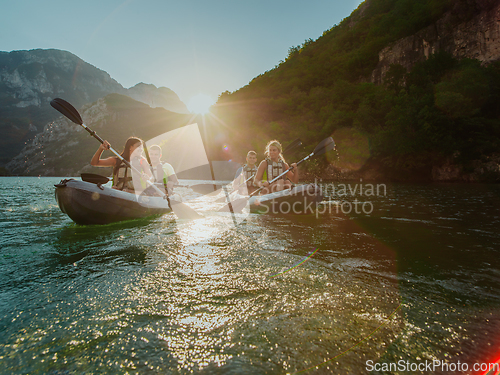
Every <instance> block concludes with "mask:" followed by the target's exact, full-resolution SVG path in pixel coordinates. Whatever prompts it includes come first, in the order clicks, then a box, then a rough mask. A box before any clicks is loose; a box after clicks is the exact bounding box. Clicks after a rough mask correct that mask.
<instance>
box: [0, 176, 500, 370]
mask: <svg viewBox="0 0 500 375" xmlns="http://www.w3.org/2000/svg"><path fill="white" fill-rule="evenodd" d="M59 180H60V179H59V178H17V177H8V178H0V192H1V193H0V202H1V205H0V207H1V208H0V210H1V215H0V247H1V250H0V372H2V373H6V374H11V373H15V374H28V373H29V374H76V373H78V374H81V373H116V374H122V373H123V374H124V373H147V374H157V373H158V374H178V373H180V374H184V373H186V374H188V373H198V374H285V373H304V374H305V373H310V374H323V373H324V374H330V373H333V374H364V373H370V372H372V373H446V372H447V371H449V372H453V373H480V372H478V371H474V367H473V366H474V365H475V364H483V363H489V362H495V361H496V360H497V359H498V357H500V345H499V344H500V233H499V229H500V186H499V185H455V184H449V185H401V184H398V185H386V186H385V189H382V190H379V194H378V196H377V195H376V194H370V190H369V188H370V187H369V186H368V185H367V184H363V186H362V187H363V189H364V190H363V192H362V194H360V193H361V191H360V187H361V186H357V185H359V183H355V182H354V183H351V184H349V185H348V184H347V183H346V185H347V186H344V187H342V186H341V185H342V184H338V183H337V184H335V185H323V187H324V189H325V191H326V193H327V195H329V197H327V198H326V201H325V202H323V203H324V204H323V205H322V206H321V207H320V209H321V212H317V213H316V214H307V215H273V216H272V215H259V214H250V215H249V216H248V217H246V219H245V220H242V221H241V222H240V223H239V225H237V226H236V227H234V226H232V227H231V226H230V225H227V221H228V220H227V217H224V215H223V214H216V213H214V212H213V210H212V208H213V207H214V204H213V203H210V199H211V197H205V198H203V199H206V201H203V200H202V201H194V203H192V207H195V208H196V209H197V210H198V211H199V212H200V213H201V214H203V215H204V216H205V217H204V218H202V219H199V220H195V221H192V222H183V221H181V220H178V219H176V217H175V216H174V214H173V213H170V214H167V215H164V216H162V217H156V218H152V219H147V220H138V221H131V222H126V223H121V224H113V225H106V226H77V225H75V224H73V222H72V221H71V220H70V219H69V218H68V217H67V216H66V215H64V214H63V213H61V212H60V210H59V208H58V206H57V204H56V201H55V199H54V187H53V184H54V183H57V182H59ZM354 188H356V191H354ZM367 191H368V192H369V193H368V194H367ZM373 192H375V193H376V190H374V191H373ZM212 201H213V199H212ZM355 203H356V204H357V203H359V204H357V205H356V206H355ZM362 203H364V205H362ZM189 204H190V205H191V202H190V203H189ZM349 207H351V210H350V212H349ZM354 207H358V212H357V213H356V212H355V210H354ZM361 208H363V209H361ZM431 363H434V364H435V365H437V363H440V365H441V367H435V368H432V369H430V367H429V366H430V364H431ZM396 365H397V366H396ZM445 365H447V366H448V367H445ZM458 365H460V366H462V367H460V368H458V367H457V366H458ZM464 365H467V368H465V367H464ZM417 366H420V367H417ZM425 366H427V367H425ZM443 366H444V367H443ZM453 366H455V367H453ZM476 369H479V368H478V367H476ZM452 370H456V371H452ZM458 370H461V371H458ZM464 370H466V371H464Z"/></svg>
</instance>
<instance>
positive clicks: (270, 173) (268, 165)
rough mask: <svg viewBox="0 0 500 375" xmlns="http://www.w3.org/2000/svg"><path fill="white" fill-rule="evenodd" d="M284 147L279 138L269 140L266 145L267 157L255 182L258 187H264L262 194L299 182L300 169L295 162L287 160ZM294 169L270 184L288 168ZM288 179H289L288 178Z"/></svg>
mask: <svg viewBox="0 0 500 375" xmlns="http://www.w3.org/2000/svg"><path fill="white" fill-rule="evenodd" d="M282 151H283V147H282V146H281V143H279V142H278V141H277V140H272V141H269V142H268V143H267V145H266V151H265V152H264V155H265V156H266V158H265V159H264V160H262V161H261V163H260V164H259V168H258V169H257V173H256V174H255V178H254V184H255V185H256V186H258V187H264V189H262V191H261V194H268V193H274V192H276V191H281V190H283V189H285V188H287V189H289V188H291V187H292V183H294V184H296V183H298V182H299V171H298V168H297V164H296V163H293V164H291V165H290V166H289V165H288V164H287V163H286V162H285V158H284V157H283V155H282ZM290 167H293V169H292V170H291V171H289V172H287V173H286V174H285V175H283V176H281V177H280V178H279V179H278V180H276V181H275V182H273V183H272V184H270V182H271V181H272V180H274V179H275V178H276V177H278V176H279V175H281V174H282V173H283V172H285V171H286V170H287V169H288V168H290ZM287 179H288V180H287Z"/></svg>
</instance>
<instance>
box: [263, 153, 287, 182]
mask: <svg viewBox="0 0 500 375" xmlns="http://www.w3.org/2000/svg"><path fill="white" fill-rule="evenodd" d="M266 163H267V168H266V169H265V170H264V174H263V175H262V181H272V180H274V179H275V178H276V177H278V176H279V175H280V174H282V173H283V160H281V159H279V160H278V161H277V162H275V161H272V160H271V159H269V158H266ZM284 179H285V177H284V176H281V177H280V178H279V180H284Z"/></svg>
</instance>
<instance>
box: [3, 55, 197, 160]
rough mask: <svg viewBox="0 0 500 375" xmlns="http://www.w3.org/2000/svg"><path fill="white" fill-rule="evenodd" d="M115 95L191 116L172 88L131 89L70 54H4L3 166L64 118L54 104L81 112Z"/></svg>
mask: <svg viewBox="0 0 500 375" xmlns="http://www.w3.org/2000/svg"><path fill="white" fill-rule="evenodd" d="M111 93H118V94H122V95H128V96H130V97H132V98H134V99H136V100H138V101H141V102H143V103H146V104H148V105H150V106H152V107H163V108H165V109H167V110H169V111H172V112H178V113H188V110H187V108H186V106H185V104H184V103H182V102H181V101H180V99H179V98H178V96H177V95H176V94H175V93H174V92H173V91H171V90H169V89H167V88H165V87H161V88H156V86H154V85H146V84H138V85H136V86H134V87H132V88H130V89H126V88H124V87H123V86H122V85H121V84H119V83H118V82H116V81H115V80H114V79H112V78H111V77H110V76H109V74H108V73H106V72H105V71H103V70H100V69H98V68H96V67H94V66H92V65H90V64H88V63H86V62H85V61H83V60H82V59H80V58H79V57H77V56H75V55H73V54H72V53H70V52H67V51H60V50H55V49H50V50H41V49H38V50H31V51H12V52H0V131H1V132H2V135H3V137H2V138H1V139H0V166H2V165H4V164H5V163H6V162H8V161H9V160H10V159H11V158H12V157H13V156H15V155H16V154H18V153H19V152H20V151H21V149H22V148H23V147H24V145H25V144H26V142H27V141H28V140H30V139H32V138H33V137H34V136H35V135H36V134H37V133H38V132H39V131H40V130H41V129H43V128H44V126H46V124H47V123H48V122H51V121H54V120H55V119H56V118H58V117H59V114H58V112H56V111H55V110H54V109H53V108H52V107H50V105H49V103H50V100H52V99H53V98H55V97H62V98H64V99H65V100H67V101H69V102H70V103H72V104H73V105H74V106H75V107H76V108H80V107H81V106H83V105H84V104H87V103H92V102H94V101H96V100H97V99H99V98H102V97H104V96H106V95H108V94H111Z"/></svg>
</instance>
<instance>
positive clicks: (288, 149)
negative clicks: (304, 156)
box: [283, 139, 302, 154]
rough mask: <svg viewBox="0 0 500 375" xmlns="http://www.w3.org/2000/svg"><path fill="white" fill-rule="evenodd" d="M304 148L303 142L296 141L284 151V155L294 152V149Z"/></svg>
mask: <svg viewBox="0 0 500 375" xmlns="http://www.w3.org/2000/svg"><path fill="white" fill-rule="evenodd" d="M300 146H302V141H301V140H300V139H296V140H295V141H293V142H292V143H290V144H289V145H288V146H287V147H286V148H285V149H284V150H283V153H284V154H286V153H287V152H290V151H292V150H293V149H296V148H297V147H300Z"/></svg>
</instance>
